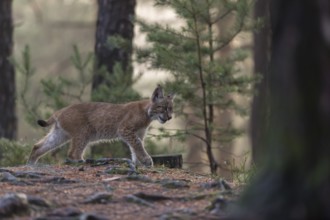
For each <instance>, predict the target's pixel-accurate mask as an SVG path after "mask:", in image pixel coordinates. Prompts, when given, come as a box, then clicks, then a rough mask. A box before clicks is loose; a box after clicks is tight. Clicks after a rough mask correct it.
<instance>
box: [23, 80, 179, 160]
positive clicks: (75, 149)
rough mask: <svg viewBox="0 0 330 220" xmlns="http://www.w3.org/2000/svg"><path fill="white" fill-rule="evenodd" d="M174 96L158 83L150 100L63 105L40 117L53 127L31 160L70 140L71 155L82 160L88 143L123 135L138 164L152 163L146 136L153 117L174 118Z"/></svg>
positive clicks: (37, 144) (161, 118)
mask: <svg viewBox="0 0 330 220" xmlns="http://www.w3.org/2000/svg"><path fill="white" fill-rule="evenodd" d="M173 98H174V96H173V95H168V96H164V94H163V89H162V88H161V87H160V86H159V85H158V87H157V88H156V89H155V90H154V92H153V94H152V97H151V100H141V101H135V102H129V103H126V104H111V103H103V102H89V103H80V104H74V105H70V106H68V107H66V108H63V109H61V110H59V111H57V112H55V113H54V114H53V115H52V116H51V117H50V118H49V119H48V120H46V121H44V120H38V124H39V125H40V126H42V127H47V126H50V125H51V126H52V128H51V129H50V131H49V133H48V134H47V135H46V136H45V137H44V138H42V139H41V140H40V141H39V142H37V143H36V144H35V145H34V147H33V149H32V152H31V154H30V158H29V160H28V163H30V164H35V163H36V162H37V161H38V159H39V158H40V157H41V156H43V155H44V154H46V153H47V152H49V151H52V150H54V149H56V148H58V147H60V146H62V145H64V144H65V143H67V142H71V145H70V149H69V152H68V157H69V158H70V159H73V160H83V159H84V158H83V154H84V150H85V149H86V147H87V146H88V145H93V144H95V143H97V142H101V141H102V142H103V141H111V140H114V139H120V140H122V141H123V142H125V143H126V144H127V145H128V146H129V148H130V151H131V155H132V160H133V162H134V163H135V164H140V163H141V164H142V165H144V166H152V165H153V162H152V159H151V157H150V155H149V154H148V153H147V151H146V150H145V148H144V144H143V140H144V136H145V134H146V132H147V129H148V127H149V125H150V123H151V121H153V120H158V121H159V122H160V123H162V124H163V123H165V122H167V121H168V120H170V119H171V118H172V113H173Z"/></svg>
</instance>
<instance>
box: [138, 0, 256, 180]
mask: <svg viewBox="0 0 330 220" xmlns="http://www.w3.org/2000/svg"><path fill="white" fill-rule="evenodd" d="M156 5H157V6H163V7H171V8H173V9H174V10H175V12H176V14H177V16H178V17H179V18H180V19H181V20H182V21H183V25H182V26H181V27H180V28H179V29H176V28H172V27H170V26H168V25H161V24H157V23H156V24H149V23H147V22H145V21H141V20H139V21H138V22H139V24H140V25H141V30H142V31H143V32H146V33H147V39H148V41H149V42H150V43H151V46H150V47H149V48H147V49H145V48H143V49H138V50H137V54H138V56H137V57H138V60H139V62H147V63H150V64H151V65H150V66H151V68H156V69H161V70H165V71H167V72H170V74H171V75H172V79H171V80H169V81H167V82H166V83H165V84H166V87H167V89H168V90H172V91H175V92H177V93H178V98H177V99H176V114H177V115H179V116H182V117H183V118H184V119H185V121H186V130H184V131H183V130H179V131H178V132H177V135H182V134H188V135H192V136H194V137H196V138H198V139H200V140H202V141H203V143H204V144H205V149H206V153H207V157H208V161H209V166H210V171H211V172H212V173H216V172H217V168H218V166H219V163H218V161H216V159H215V155H214V149H215V148H217V147H219V146H220V145H221V143H223V142H224V141H232V140H233V139H234V138H235V137H237V135H238V134H240V133H241V131H240V130H239V129H236V128H234V127H233V126H232V125H228V126H226V127H219V126H218V125H217V123H216V120H215V119H216V117H217V115H216V112H217V111H234V112H236V113H239V114H241V115H244V114H246V113H247V112H246V107H245V106H240V105H239V104H238V103H237V102H236V101H235V99H234V98H233V95H235V94H239V95H247V94H250V93H251V83H252V82H253V81H254V79H253V78H251V77H248V76H246V74H242V71H241V70H240V69H239V68H238V67H237V65H236V64H238V63H239V62H241V61H243V60H244V59H245V58H246V57H247V53H246V51H244V50H243V49H235V50H233V51H232V52H231V54H230V55H229V56H226V57H221V56H219V51H221V49H223V48H224V47H225V46H227V45H228V44H229V43H231V42H232V40H233V39H234V38H235V37H236V36H237V35H238V34H239V33H241V32H242V31H245V30H248V29H249V28H250V27H251V25H250V24H249V19H248V15H249V9H250V8H251V5H250V2H249V1H248V0H240V1H226V0H158V1H156ZM227 16H234V18H235V23H234V24H233V26H232V28H231V29H229V30H222V31H221V35H220V34H219V32H218V30H217V26H216V24H217V22H220V21H221V20H222V19H225V18H226V17H227ZM250 23H251V22H250ZM191 115H194V117H191ZM196 118H197V120H196Z"/></svg>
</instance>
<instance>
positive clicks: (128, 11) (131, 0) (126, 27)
mask: <svg viewBox="0 0 330 220" xmlns="http://www.w3.org/2000/svg"><path fill="white" fill-rule="evenodd" d="M135 5H136V0H126V1H117V0H98V6H99V9H98V15H97V16H98V17H97V27H96V35H95V55H96V70H99V69H100V68H102V67H106V70H107V72H108V73H109V74H111V73H113V68H114V65H115V64H116V63H118V62H119V63H120V64H121V67H122V68H123V70H124V72H125V73H126V74H130V78H132V66H131V56H132V45H133V44H132V42H133V36H134V24H133V21H132V19H133V18H134V15H135V11H134V10H135ZM111 36H120V37H122V38H123V39H125V40H127V42H128V44H129V45H128V46H127V47H125V48H116V47H112V46H111V45H110V44H109V42H108V38H109V37H111ZM96 72H98V71H96ZM104 83H106V84H107V86H109V87H111V85H109V84H110V82H108V81H106V80H105V77H104V76H103V75H102V74H94V77H93V84H92V90H93V91H94V90H95V89H96V88H97V87H99V86H100V85H101V84H104Z"/></svg>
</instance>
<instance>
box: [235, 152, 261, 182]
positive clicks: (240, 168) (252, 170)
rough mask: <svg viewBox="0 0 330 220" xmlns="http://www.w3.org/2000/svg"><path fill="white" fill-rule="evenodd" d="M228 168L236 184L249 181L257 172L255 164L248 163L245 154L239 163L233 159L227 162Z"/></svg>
mask: <svg viewBox="0 0 330 220" xmlns="http://www.w3.org/2000/svg"><path fill="white" fill-rule="evenodd" d="M229 169H230V170H231V172H232V177H233V181H234V182H236V183H238V184H246V183H249V182H250V181H251V180H252V178H253V177H254V176H255V174H256V172H257V167H256V166H255V165H253V164H252V165H249V162H248V160H247V156H246V157H244V160H243V161H241V162H239V163H237V162H236V161H235V160H234V159H233V160H232V161H231V162H230V164H229Z"/></svg>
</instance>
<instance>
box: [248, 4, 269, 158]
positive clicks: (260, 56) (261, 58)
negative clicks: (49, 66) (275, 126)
mask: <svg viewBox="0 0 330 220" xmlns="http://www.w3.org/2000/svg"><path fill="white" fill-rule="evenodd" d="M253 16H254V20H255V21H256V22H259V23H260V24H261V27H260V28H258V29H257V30H255V31H254V32H253V59H254V73H255V74H259V75H261V76H262V80H260V82H259V83H257V84H256V86H255V89H256V91H257V93H256V95H255V96H253V101H252V112H251V127H250V135H251V140H252V147H253V149H252V158H253V162H254V163H255V164H256V163H258V162H259V161H260V160H262V159H263V155H264V151H263V150H264V147H263V140H262V139H263V138H265V137H266V135H265V134H266V131H267V129H269V123H268V121H267V120H268V118H269V114H270V109H269V104H268V103H267V102H268V101H269V83H270V82H269V65H270V52H271V48H270V46H271V42H270V38H271V36H270V35H271V31H270V17H269V0H262V1H261V0H259V1H256V2H255V4H254V13H253Z"/></svg>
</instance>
